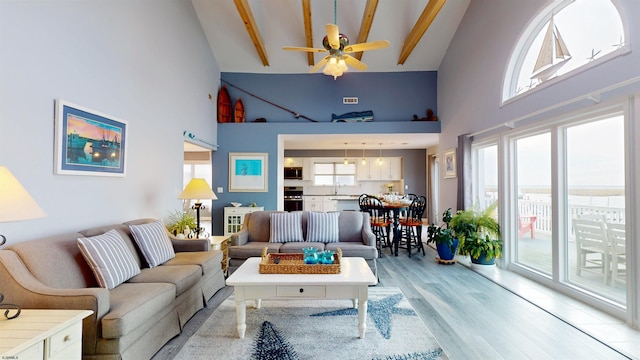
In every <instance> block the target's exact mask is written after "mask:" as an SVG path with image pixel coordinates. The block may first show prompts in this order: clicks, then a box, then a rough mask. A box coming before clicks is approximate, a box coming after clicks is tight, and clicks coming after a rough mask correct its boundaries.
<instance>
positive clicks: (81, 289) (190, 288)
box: [0, 219, 225, 360]
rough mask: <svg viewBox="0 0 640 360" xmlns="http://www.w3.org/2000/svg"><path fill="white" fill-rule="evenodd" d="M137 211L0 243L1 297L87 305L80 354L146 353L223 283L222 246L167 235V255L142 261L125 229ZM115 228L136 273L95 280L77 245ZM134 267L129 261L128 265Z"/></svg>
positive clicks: (32, 303)
mask: <svg viewBox="0 0 640 360" xmlns="http://www.w3.org/2000/svg"><path fill="white" fill-rule="evenodd" d="M153 221H154V220H153V219H140V220H135V221H130V222H126V223H123V224H113V225H107V226H101V227H96V228H91V229H87V230H82V231H79V232H76V233H69V234H64V235H56V236H49V237H46V238H41V239H36V240H31V241H25V242H20V243H17V244H14V245H11V246H8V247H6V248H4V249H2V250H0V292H2V293H3V294H4V296H5V301H7V302H8V303H13V304H18V305H19V306H21V307H23V308H27V309H28V308H33V309H87V310H93V315H92V316H90V317H88V318H86V319H85V320H84V322H83V347H82V348H83V358H84V359H135V360H139V359H148V358H150V357H152V356H153V354H155V353H156V352H157V351H158V350H159V349H160V348H161V347H162V346H163V345H164V344H165V343H166V342H167V341H169V340H170V339H171V338H173V337H174V336H176V335H178V334H179V333H180V331H181V329H182V326H183V325H184V324H185V323H186V322H187V321H188V320H189V319H190V318H191V317H192V316H193V315H194V314H195V313H196V312H197V311H198V310H200V309H202V308H203V307H204V306H205V305H206V301H207V300H208V299H209V298H211V297H212V296H213V295H214V294H215V293H216V292H217V291H218V290H219V289H220V288H222V287H224V286H225V280H224V276H223V273H222V270H221V260H222V255H223V254H222V253H221V252H220V251H217V250H209V246H210V245H209V241H208V240H177V239H170V241H171V243H170V244H169V245H167V246H168V247H169V248H170V247H171V246H173V250H174V251H175V257H173V258H172V259H170V260H168V261H166V262H164V263H163V264H161V265H159V266H156V267H153V268H149V267H148V265H147V262H146V261H145V257H144V256H143V254H142V253H141V250H140V248H139V246H138V245H137V243H136V241H135V239H134V238H133V236H132V233H131V231H130V228H129V226H130V225H143V224H149V223H151V222H153ZM111 229H115V230H116V232H117V233H118V234H119V235H120V237H121V238H122V239H124V243H125V244H126V247H128V249H129V251H130V252H131V254H133V258H134V259H135V262H136V263H137V266H138V267H139V268H140V273H139V274H138V275H135V276H133V277H132V278H130V279H128V280H126V281H125V282H124V283H121V284H120V285H117V286H115V287H114V288H113V289H111V290H108V289H107V288H102V287H99V285H98V281H97V280H96V275H94V272H93V270H92V268H91V267H90V266H89V264H88V260H86V259H85V258H84V256H83V253H82V252H81V251H80V249H79V246H78V238H89V237H93V236H96V235H100V234H105V233H106V232H107V231H109V230H111ZM136 271H137V269H136Z"/></svg>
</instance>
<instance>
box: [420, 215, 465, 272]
mask: <svg viewBox="0 0 640 360" xmlns="http://www.w3.org/2000/svg"><path fill="white" fill-rule="evenodd" d="M451 219H452V217H451V208H449V209H447V210H446V211H445V212H443V213H442V225H440V226H436V225H435V224H431V225H429V227H428V228H427V234H428V238H427V244H429V243H435V245H436V250H437V251H438V257H439V258H440V260H452V259H453V258H454V256H455V255H456V249H457V247H458V238H457V237H456V236H455V234H454V233H453V229H451V227H450V222H451Z"/></svg>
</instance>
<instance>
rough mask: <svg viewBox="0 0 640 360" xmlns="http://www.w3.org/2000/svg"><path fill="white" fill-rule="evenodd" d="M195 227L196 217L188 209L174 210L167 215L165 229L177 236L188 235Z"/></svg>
mask: <svg viewBox="0 0 640 360" xmlns="http://www.w3.org/2000/svg"><path fill="white" fill-rule="evenodd" d="M196 227H197V224H196V217H195V216H194V215H193V214H192V213H191V212H190V211H179V210H176V211H174V212H173V213H171V214H170V215H169V224H168V225H167V230H169V232H170V233H171V234H173V235H175V236H177V237H180V238H182V237H184V236H185V235H188V234H189V233H190V232H191V231H192V230H195V228H196ZM181 235H182V236H181Z"/></svg>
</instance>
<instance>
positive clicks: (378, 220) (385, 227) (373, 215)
mask: <svg viewBox="0 0 640 360" xmlns="http://www.w3.org/2000/svg"><path fill="white" fill-rule="evenodd" d="M359 202H360V211H363V212H367V213H369V217H370V222H371V230H372V231H373V233H374V234H375V235H376V247H377V249H378V253H379V254H380V257H382V249H383V248H385V247H388V248H390V249H392V248H391V238H390V236H389V234H390V230H391V224H392V223H393V221H392V220H391V218H390V217H389V215H388V214H389V212H388V211H387V209H385V208H384V206H383V204H382V201H380V199H378V198H377V197H375V196H370V195H366V196H364V195H361V196H360V199H359ZM391 251H392V252H393V249H392V250H391Z"/></svg>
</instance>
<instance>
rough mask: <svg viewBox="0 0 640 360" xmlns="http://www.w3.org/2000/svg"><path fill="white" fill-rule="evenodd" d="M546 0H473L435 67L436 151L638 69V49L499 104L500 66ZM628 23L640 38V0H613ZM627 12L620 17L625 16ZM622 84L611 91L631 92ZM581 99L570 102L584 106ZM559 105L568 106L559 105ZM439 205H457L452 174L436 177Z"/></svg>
mask: <svg viewBox="0 0 640 360" xmlns="http://www.w3.org/2000/svg"><path fill="white" fill-rule="evenodd" d="M549 3H550V1H547V0H527V1H513V0H474V1H472V2H471V4H470V5H469V8H468V9H467V13H466V14H465V17H464V19H463V20H462V23H461V24H460V27H459V29H458V31H457V32H456V35H455V37H454V39H453V41H452V43H451V45H450V46H449V49H448V50H447V54H446V56H445V58H444V60H443V63H442V65H441V66H440V69H439V70H438V112H439V113H438V117H439V118H440V120H441V121H442V135H441V137H440V146H439V155H440V157H442V153H443V152H444V151H446V150H447V149H449V148H455V147H456V146H457V136H458V135H460V134H464V133H473V132H476V131H480V130H485V129H488V128H490V127H493V126H495V125H499V124H503V123H505V122H508V121H511V120H513V119H515V118H518V117H520V116H524V115H528V114H531V113H532V112H534V111H537V110H539V109H543V108H545V107H548V106H551V105H555V104H558V103H561V102H563V101H565V100H568V99H572V98H575V97H577V96H581V95H584V94H587V93H588V92H590V91H592V90H596V89H600V88H603V87H606V86H609V85H612V84H616V83H619V82H621V81H624V80H626V79H630V78H634V77H637V76H639V75H640V66H638V64H640V53H638V52H635V53H634V52H633V51H632V52H631V53H629V54H627V55H625V56H622V57H618V58H615V59H613V60H611V61H608V62H605V63H602V64H600V65H598V66H595V67H593V68H591V69H589V70H588V71H584V72H580V73H579V74H576V75H574V76H571V77H569V78H567V79H566V80H564V81H561V82H558V83H556V84H553V85H551V86H548V87H545V88H544V89H540V90H539V91H533V92H532V94H530V95H527V96H525V97H523V98H520V99H518V100H515V101H513V102H511V103H509V104H506V105H505V106H503V107H500V103H501V94H502V83H503V79H504V76H505V75H504V72H505V69H506V66H507V63H508V61H509V58H510V56H511V52H512V51H513V50H512V49H513V47H514V46H515V44H516V42H517V40H518V38H519V37H520V35H521V33H522V32H523V31H524V29H525V27H526V26H527V25H528V23H529V21H530V20H531V19H532V18H533V17H534V16H535V15H536V14H537V13H538V12H539V11H540V10H541V9H543V8H544V7H545V5H546V4H549ZM614 4H617V6H618V8H619V9H621V10H622V16H623V21H626V22H627V24H628V26H629V29H630V31H629V33H630V34H629V38H628V39H627V41H628V42H630V44H631V47H632V50H633V45H634V43H633V41H634V40H635V39H638V38H640V21H638V20H640V19H639V18H638V16H639V15H638V14H640V1H617V0H616V1H614ZM625 16H626V17H627V18H626V19H624V17H625ZM637 90H638V89H637V86H636V88H627V89H623V91H621V92H618V93H617V94H615V96H620V95H625V94H632V93H634V92H635V91H637ZM592 104H593V103H592V102H589V101H584V102H581V103H578V104H576V105H575V106H573V107H574V108H575V107H580V106H589V105H592ZM561 111H565V112H566V111H568V110H567V109H563V110H561ZM440 196H441V206H440V207H441V209H446V208H448V207H452V208H454V209H455V207H456V206H455V205H456V179H441V194H440Z"/></svg>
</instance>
